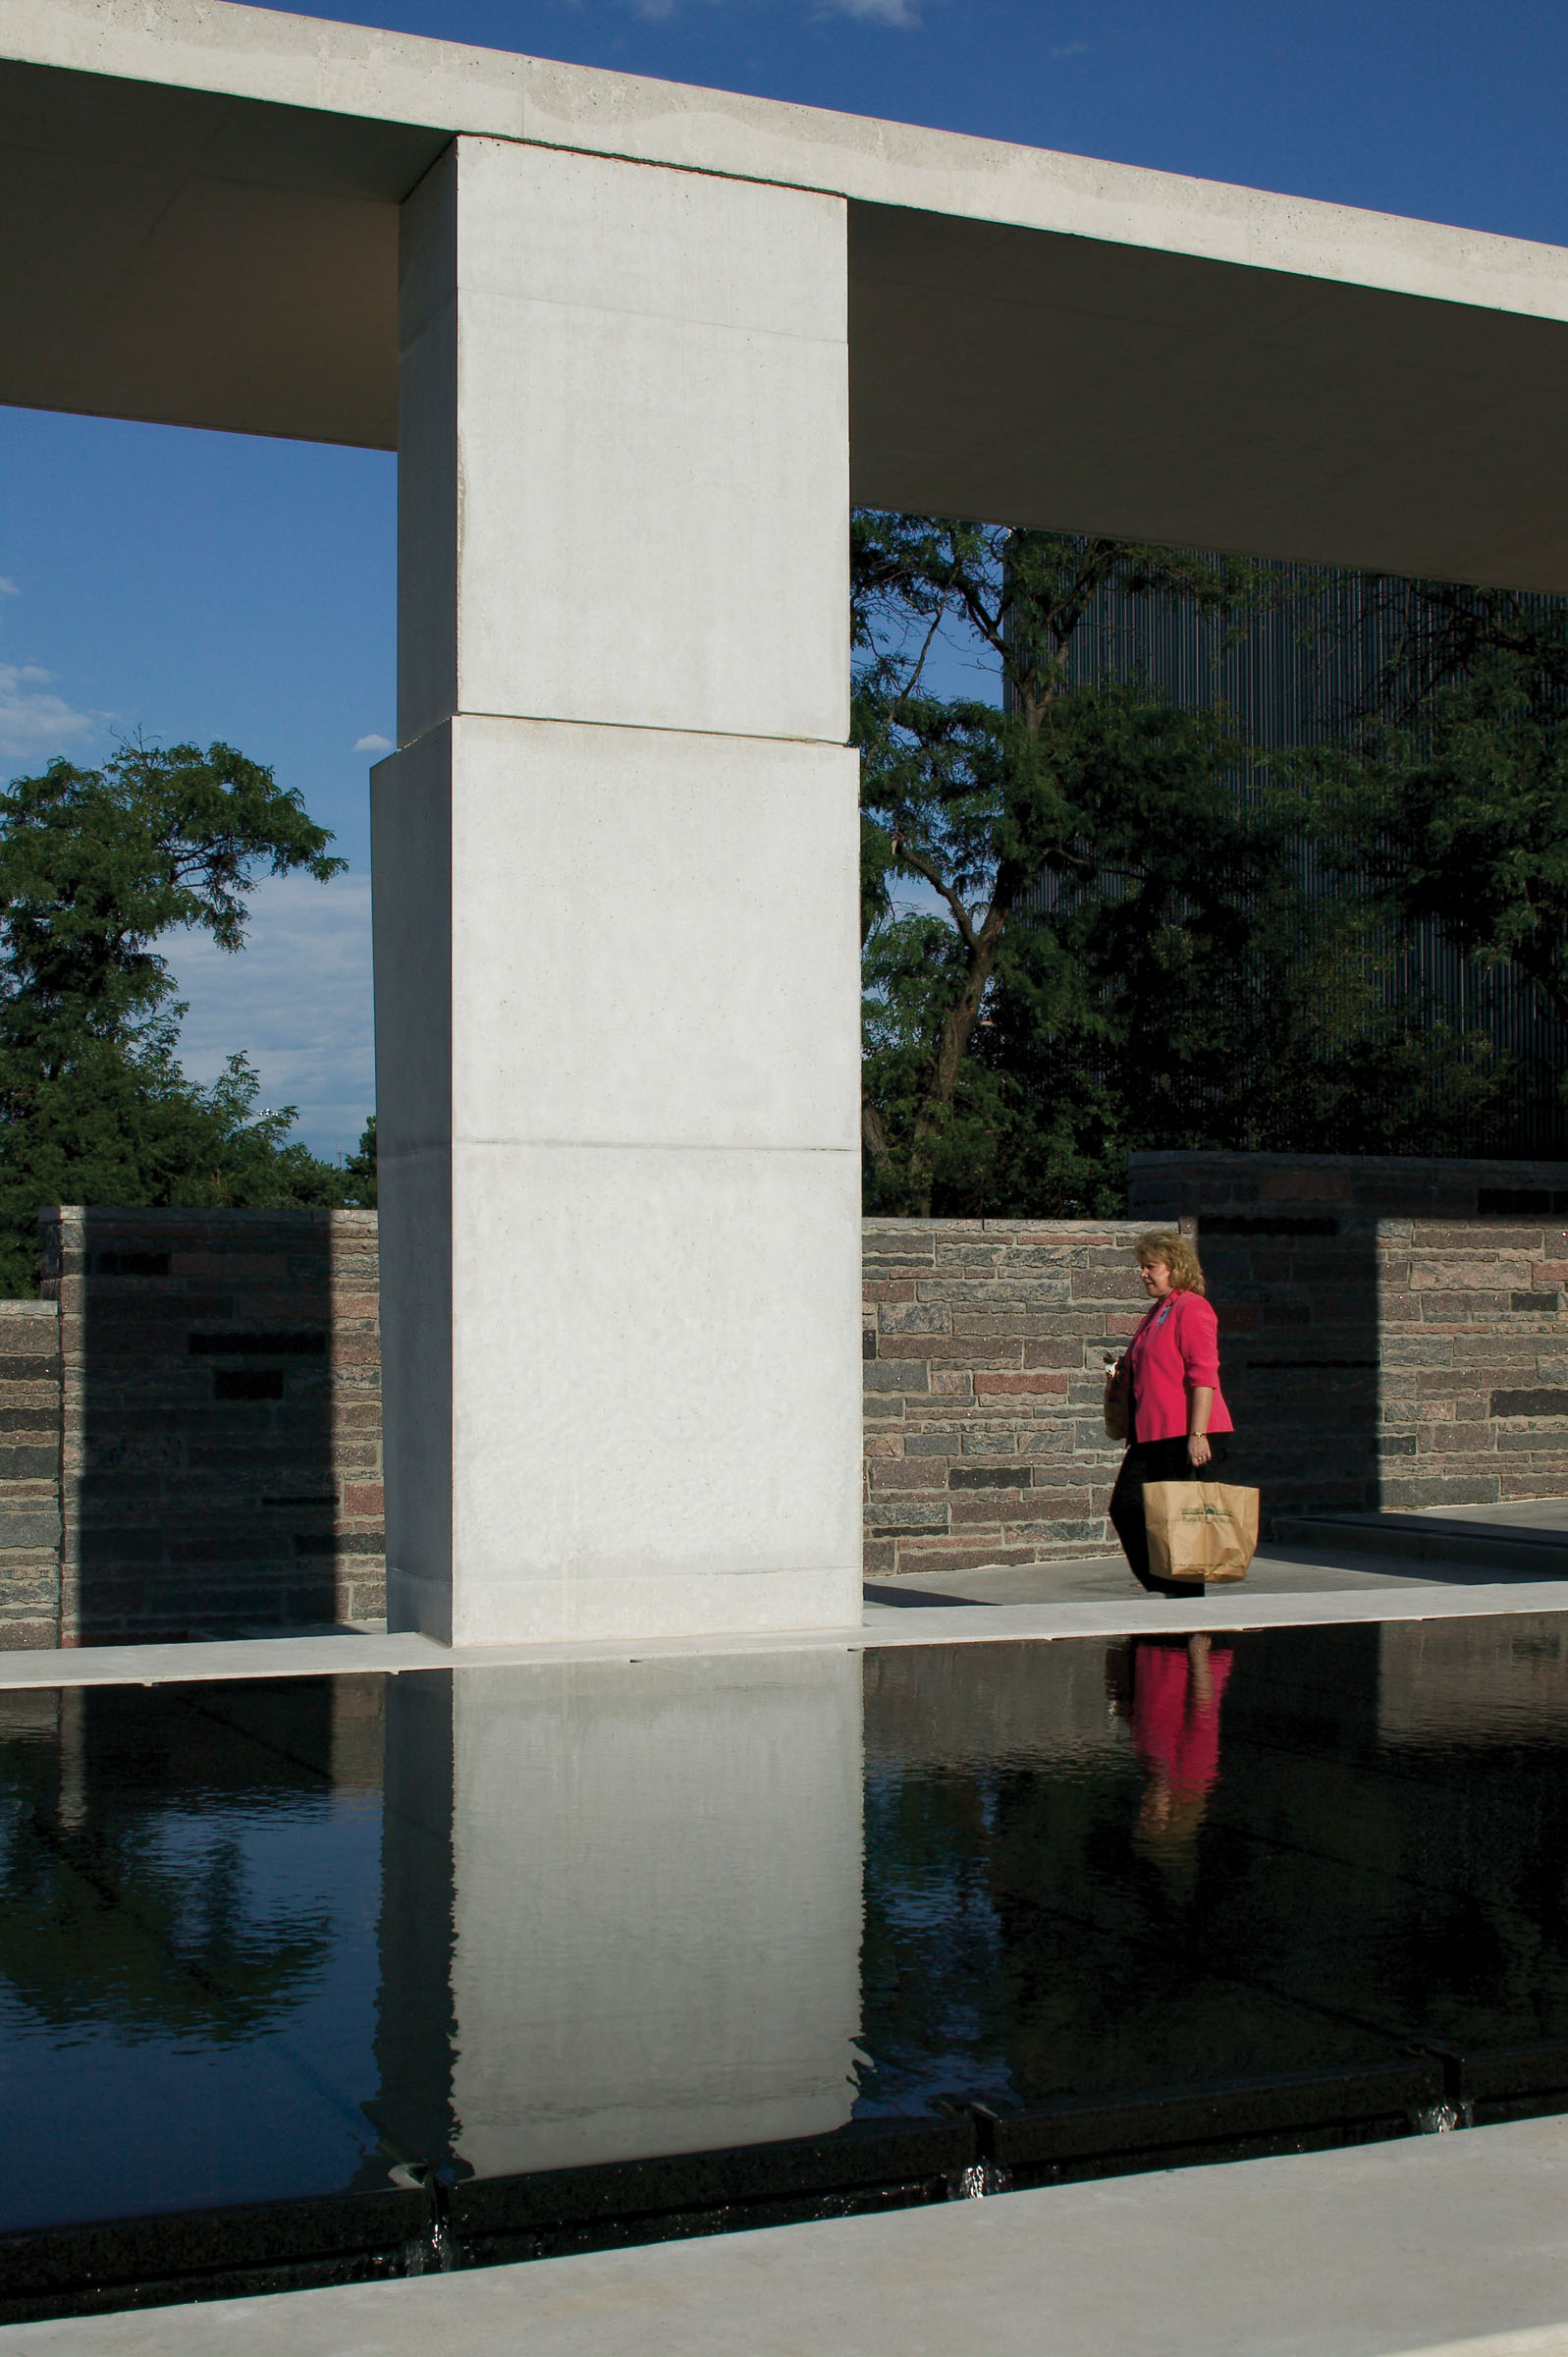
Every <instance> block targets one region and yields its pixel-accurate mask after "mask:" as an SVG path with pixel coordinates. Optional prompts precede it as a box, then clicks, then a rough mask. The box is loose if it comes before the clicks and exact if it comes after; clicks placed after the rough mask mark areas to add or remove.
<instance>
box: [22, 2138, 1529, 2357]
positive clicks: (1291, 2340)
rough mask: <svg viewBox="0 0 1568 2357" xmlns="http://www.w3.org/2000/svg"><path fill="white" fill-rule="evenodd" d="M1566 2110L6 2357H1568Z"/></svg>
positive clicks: (439, 2282) (208, 2312) (105, 2322)
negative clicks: (411, 2356) (1107, 2355)
mask: <svg viewBox="0 0 1568 2357" xmlns="http://www.w3.org/2000/svg"><path fill="white" fill-rule="evenodd" d="M1565 2191H1568V2120H1563V2119H1542V2120H1527V2121H1520V2122H1516V2123H1514V2124H1511V2125H1509V2126H1505V2127H1490V2128H1477V2129H1470V2130H1466V2131H1462V2132H1460V2133H1458V2134H1455V2135H1445V2136H1423V2137H1413V2138H1409V2139H1405V2140H1402V2141H1400V2142H1397V2143H1391V2144H1379V2145H1362V2146H1359V2147H1354V2148H1351V2149H1349V2150H1344V2151H1338V2152H1327V2153H1311V2154H1305V2155H1296V2156H1292V2157H1290V2158H1287V2159H1276V2160H1264V2161H1249V2162H1241V2163H1231V2164H1218V2165H1209V2166H1205V2167H1200V2168H1189V2169H1174V2170H1162V2171H1159V2172H1156V2173H1153V2174H1149V2175H1145V2176H1131V2177H1118V2178H1109V2179H1102V2180H1100V2181H1099V2182H1096V2183H1093V2184H1085V2185H1068V2186H1056V2187H1052V2188H1050V2189H1048V2190H1044V2191H1034V2192H1025V2193H1014V2194H1004V2195H1001V2196H1000V2197H997V2198H995V2199H990V2200H986V2201H977V2202H953V2203H949V2204H946V2205H943V2206H940V2207H937V2208H931V2209H919V2210H903V2211H894V2212H892V2213H885V2214H883V2215H882V2216H879V2217H870V2218H855V2219H834V2220H823V2221H820V2222H816V2223H812V2224H805V2225H794V2226H783V2227H773V2228H767V2229H761V2230H755V2229H754V2230H751V2231H747V2232H744V2233H738V2234H729V2235H716V2236H704V2237H700V2238H695V2239H692V2240H690V2241H681V2242H666V2243H653V2244H644V2245H642V2246H640V2247H638V2248H634V2249H629V2250H621V2251H601V2252H596V2253H592V2254H588V2255H585V2256H576V2257H571V2258H563V2259H550V2260H538V2261H534V2262H532V2263H531V2264H528V2265H524V2266H508V2267H494V2268H476V2269H473V2270H471V2271H466V2272H460V2273H457V2274H453V2275H433V2276H428V2275H427V2276H424V2277H421V2278H418V2279H415V2280H411V2281H401V2282H387V2283H366V2284H357V2285H353V2286H350V2287H344V2288H334V2289H327V2290H318V2291H298V2292H287V2293H279V2294H274V2295H271V2296H268V2297H264V2298H259V2299H244V2300H225V2301H215V2302H211V2303H203V2304H200V2305H192V2306H188V2307H182V2308H161V2309H151V2310H138V2311H132V2312H129V2313H122V2314H119V2315H114V2316H105V2317H90V2318H68V2319H63V2320H60V2321H58V2322H54V2323H49V2324H41V2325H13V2326H10V2327H7V2328H5V2329H4V2330H0V2349H6V2348H8V2347H9V2349H11V2350H15V2351H16V2353H17V2357H31V2353H33V2352H36V2357H68V2353H69V2357H98V2353H99V2352H111V2351H112V2352H114V2353H115V2357H195V2353H196V2352H200V2357H208V2353H209V2352H212V2351H218V2350H234V2351H238V2352H243V2357H327V2353H328V2352H331V2353H332V2357H347V2353H348V2352H350V2351H351V2352H352V2353H353V2357H402V2353H403V2352H404V2351H415V2350H417V2351H418V2352H419V2357H449V2353H450V2357H503V2352H505V2357H513V2353H514V2351H516V2350H517V2349H518V2348H519V2347H522V2346H526V2348H527V2350H528V2352H529V2357H590V2352H591V2353H592V2357H610V2353H611V2352H616V2353H617V2357H619V2353H620V2352H622V2351H628V2352H629V2351H631V2350H633V2349H634V2350H635V2351H636V2352H637V2357H734V2352H736V2351H737V2350H740V2349H744V2350H745V2351H746V2352H747V2357H892V2352H897V2357H926V2352H931V2353H932V2357H936V2353H937V2352H942V2353H943V2357H946V2352H947V2351H949V2350H951V2349H955V2348H962V2349H973V2350H978V2351H983V2352H984V2353H985V2357H1103V2352H1105V2351H1107V2350H1115V2351H1117V2352H1119V2353H1120V2357H1562V2353H1564V2352H1568V2204H1565V2202H1564V2198H1563V2197H1564V2193H1565Z"/></svg>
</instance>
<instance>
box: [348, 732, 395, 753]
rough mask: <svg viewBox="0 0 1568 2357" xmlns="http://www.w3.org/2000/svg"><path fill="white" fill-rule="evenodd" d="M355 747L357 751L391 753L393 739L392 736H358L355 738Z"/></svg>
mask: <svg viewBox="0 0 1568 2357" xmlns="http://www.w3.org/2000/svg"><path fill="white" fill-rule="evenodd" d="M353 749H354V751H355V752H356V753H390V752H391V750H392V739H391V738H390V737H377V736H374V735H371V736H369V737H356V738H355V739H354V740H353Z"/></svg>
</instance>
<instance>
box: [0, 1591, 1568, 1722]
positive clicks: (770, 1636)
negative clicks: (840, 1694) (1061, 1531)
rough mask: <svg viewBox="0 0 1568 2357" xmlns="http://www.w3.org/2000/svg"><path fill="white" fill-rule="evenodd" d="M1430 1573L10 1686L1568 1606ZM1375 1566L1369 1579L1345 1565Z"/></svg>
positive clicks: (91, 1672) (221, 1663)
mask: <svg viewBox="0 0 1568 2357" xmlns="http://www.w3.org/2000/svg"><path fill="white" fill-rule="evenodd" d="M1421 1568H1422V1576H1421V1577H1419V1578H1416V1577H1399V1576H1398V1575H1396V1574H1394V1573H1392V1572H1391V1571H1389V1570H1388V1568H1387V1566H1386V1565H1385V1564H1383V1563H1379V1562H1378V1561H1377V1559H1375V1558H1368V1559H1366V1560H1365V1562H1363V1563H1361V1564H1360V1565H1357V1564H1355V1563H1354V1562H1346V1563H1343V1564H1337V1565H1314V1564H1313V1562H1312V1561H1311V1558H1310V1557H1309V1558H1307V1559H1306V1562H1305V1563H1304V1569H1305V1570H1306V1571H1308V1572H1312V1571H1314V1570H1318V1571H1326V1572H1328V1573H1330V1574H1332V1577H1331V1579H1330V1580H1329V1581H1327V1582H1326V1583H1325V1584H1322V1585H1300V1586H1298V1585H1294V1584H1292V1585H1290V1586H1288V1587H1283V1586H1282V1587H1281V1588H1279V1589H1278V1590H1277V1591H1273V1592H1271V1591H1269V1590H1266V1589H1265V1588H1264V1587H1263V1586H1262V1585H1261V1584H1255V1583H1254V1581H1253V1580H1251V1579H1249V1580H1248V1581H1246V1582H1244V1583H1241V1584H1237V1585H1229V1586H1225V1587H1220V1588H1214V1589H1211V1590H1209V1591H1208V1592H1207V1593H1203V1592H1199V1593H1196V1594H1194V1595H1193V1596H1191V1597H1187V1596H1174V1597H1163V1596H1145V1595H1143V1594H1142V1593H1141V1591H1140V1592H1137V1593H1134V1594H1132V1595H1130V1596H1129V1595H1128V1594H1127V1589H1128V1587H1129V1586H1130V1584H1131V1583H1130V1582H1129V1581H1128V1580H1127V1579H1126V1577H1125V1574H1124V1573H1123V1575H1122V1577H1121V1580H1120V1584H1119V1592H1112V1590H1111V1588H1110V1585H1109V1582H1108V1581H1107V1583H1106V1588H1105V1592H1104V1593H1103V1594H1100V1595H1089V1596H1078V1597H1067V1598H1052V1597H1043V1598H1041V1599H1039V1600H1037V1601H1031V1602H1027V1603H1022V1604H1005V1605H1004V1604H992V1603H985V1602H975V1601H973V1600H971V1599H969V1598H967V1597H964V1596H960V1595H958V1594H956V1592H952V1593H950V1595H949V1601H948V1602H946V1603H937V1602H933V1601H931V1600H930V1599H929V1598H928V1600H927V1601H926V1602H925V1603H923V1604H916V1603H908V1604H906V1603H903V1602H899V1603H897V1604H893V1605H883V1604H879V1603H877V1602H876V1601H875V1600H874V1601H873V1602H871V1603H870V1604H868V1605H867V1607H866V1610H865V1617H864V1619H863V1620H862V1621H860V1622H859V1623H858V1624H857V1625H855V1626H854V1627H849V1628H802V1629H786V1630H782V1631H781V1630H764V1631H761V1632H758V1633H754V1634H741V1635H734V1636H727V1635H698V1636H684V1637H657V1638H654V1637H645V1638H640V1639H630V1638H624V1637H616V1638H582V1639H578V1640H576V1641H573V1642H569V1643H559V1644H547V1645H472V1646H455V1647H453V1648H451V1649H450V1650H449V1649H448V1648H447V1647H446V1646H444V1645H438V1644H436V1643H435V1642H434V1641H433V1640H432V1639H430V1638H428V1637H418V1636H390V1637H389V1636H353V1635H347V1636H302V1637H254V1638H237V1639H229V1640H221V1639H212V1640H210V1641H207V1642H203V1643H199V1644H187V1645H97V1646H89V1645H83V1646H78V1647H74V1648H71V1649H69V1650H66V1651H63V1652H51V1651H47V1650H45V1649H43V1648H39V1649H38V1650H37V1651H36V1652H26V1653H23V1652H18V1653H11V1654H3V1655H0V1692H6V1691H8V1690H10V1691H15V1690H19V1689H27V1688H31V1687H37V1686H96V1685H122V1686H152V1685H159V1684H162V1683H163V1682H165V1681H166V1680H171V1679H173V1680H190V1679H199V1678H230V1677H238V1678H250V1677H327V1676H332V1675H338V1674H343V1673H345V1672H351V1671H366V1670H379V1671H383V1672H388V1673H389V1674H391V1675H394V1676H396V1675H398V1674H399V1673H400V1672H404V1671H410V1670H461V1669H465V1668H466V1669H495V1668H504V1667H509V1666H512V1665H520V1664H526V1663H550V1662H606V1661H609V1662H616V1661H619V1662H641V1661H666V1660H689V1659H691V1658H692V1657H693V1656H696V1655H709V1656H713V1657H715V1658H718V1657H725V1658H729V1657H732V1656H735V1655H738V1654H777V1653H818V1652H850V1653H854V1652H863V1651H864V1650H865V1649H866V1647H867V1646H871V1645H875V1646H890V1645H995V1644H999V1643H1004V1642H1013V1641H1016V1640H1018V1639H1021V1638H1030V1639H1036V1640H1050V1639H1053V1638H1057V1637H1128V1636H1143V1635H1147V1634H1148V1633H1149V1632H1150V1631H1152V1630H1166V1631H1169V1630H1183V1629H1194V1628H1204V1629H1210V1630H1217V1629H1226V1630H1239V1629H1245V1628H1312V1627H1319V1628H1321V1627H1325V1626H1328V1625H1330V1624H1332V1623H1334V1622H1336V1621H1354V1622H1366V1621H1376V1620H1433V1619H1448V1618H1453V1617H1468V1616H1473V1615H1484V1614H1495V1613H1563V1612H1568V1579H1543V1578H1535V1579H1510V1578H1507V1577H1499V1576H1498V1575H1497V1574H1495V1573H1488V1572H1487V1571H1485V1570H1477V1569H1474V1568H1472V1567H1469V1566H1460V1567H1455V1568H1453V1569H1452V1570H1451V1571H1450V1570H1448V1569H1445V1568H1444V1567H1443V1566H1441V1565H1436V1564H1432V1563H1423V1564H1422V1567H1421ZM1356 1569H1360V1570H1361V1571H1363V1572H1364V1573H1365V1575H1366V1576H1364V1577H1363V1578H1362V1579H1361V1580H1360V1581H1359V1583H1358V1584H1356V1585H1350V1584H1347V1581H1346V1578H1345V1576H1344V1575H1345V1574H1346V1573H1348V1572H1351V1571H1354V1570H1356Z"/></svg>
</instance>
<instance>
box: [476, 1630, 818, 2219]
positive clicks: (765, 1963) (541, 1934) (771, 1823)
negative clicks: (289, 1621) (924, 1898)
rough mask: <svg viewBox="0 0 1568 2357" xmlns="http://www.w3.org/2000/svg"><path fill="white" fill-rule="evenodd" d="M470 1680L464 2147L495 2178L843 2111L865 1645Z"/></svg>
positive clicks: (761, 2134) (678, 2147) (791, 2124)
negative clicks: (830, 1651) (855, 1649)
mask: <svg viewBox="0 0 1568 2357" xmlns="http://www.w3.org/2000/svg"><path fill="white" fill-rule="evenodd" d="M452 1682H453V1764H454V1796H455V1797H454V1813H453V1876H454V1886H455V1899H454V1934H455V1937H454V1949H453V1965H452V1991H453V2000H454V2010H455V2013H456V2039H457V2053H456V2058H455V2063H454V2070H453V2105H454V2110H455V2111H456V2113H457V2121H458V2125H457V2130H456V2149H457V2151H458V2153H459V2155H460V2158H461V2159H462V2160H464V2161H466V2162H467V2163H468V2164H469V2165H470V2166H471V2167H473V2168H474V2169H475V2170H476V2171H477V2172H478V2173H479V2174H481V2175H496V2174H504V2173H510V2172H513V2171H521V2170H525V2169H534V2168H551V2167H562V2166H570V2165H577V2164H582V2163H587V2162H596V2161H614V2160H631V2159H637V2158H642V2157H645V2156H648V2155H651V2154H657V2153H678V2152H695V2151H701V2150H703V2149H705V2148H708V2147H713V2146H721V2145H730V2144H743V2143H752V2142H763V2141H767V2140H771V2139H774V2138H779V2137H785V2136H805V2135H814V2134H822V2133H824V2132H826V2131H828V2130H830V2129H833V2128H836V2127H838V2126H840V2125H842V2123H843V2122H844V2121H845V2120H846V2119H847V2118H848V2116H849V2110H850V2104H851V2101H852V2092H851V2089H850V2086H849V2081H848V2069H849V2061H850V2056H849V2044H850V2041H851V2039H852V2038H853V2037H854V2035H855V2033H856V2031H857V2030H858V2027H859V1995H860V1992H859V1947H860V1861H861V1733H860V1658H859V1655H858V1654H851V1653H842V1654H838V1655H793V1656H789V1655H786V1656H783V1657H778V1656H775V1657H772V1658H769V1659H764V1660H747V1659H739V1660H735V1659H729V1660H726V1659H722V1658H712V1657H710V1658H708V1659H696V1660H687V1661H660V1662H643V1663H640V1664H629V1665H628V1664H625V1663H591V1664H588V1663H579V1664H562V1665H560V1666H551V1667H547V1668H530V1669H513V1670H464V1671H459V1672H454V1673H453V1681H452Z"/></svg>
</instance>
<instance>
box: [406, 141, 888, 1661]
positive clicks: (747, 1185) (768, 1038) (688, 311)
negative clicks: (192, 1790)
mask: <svg viewBox="0 0 1568 2357" xmlns="http://www.w3.org/2000/svg"><path fill="white" fill-rule="evenodd" d="M404 213H405V236H404V252H403V265H402V274H403V309H402V323H401V329H400V338H401V344H402V353H403V371H404V395H403V414H402V435H403V456H402V461H401V464H400V479H401V485H402V492H401V506H402V514H401V521H400V531H399V575H400V594H399V681H400V686H399V714H400V718H399V735H400V738H401V740H402V750H400V751H399V752H398V753H396V754H394V755H393V756H392V758H391V759H390V760H388V761H386V762H385V763H383V764H382V765H381V766H380V767H379V768H378V770H377V771H376V774H375V779H374V784H373V789H372V825H373V834H374V858H375V866H376V882H377V891H376V909H375V931H376V1049H377V1075H376V1099H377V1109H378V1121H379V1139H378V1144H379V1165H380V1174H381V1179H380V1183H381V1205H382V1232H383V1234H384V1236H385V1239H386V1242H385V1250H384V1257H383V1278H382V1303H383V1313H382V1314H383V1321H384V1325H385V1330H386V1338H387V1349H386V1363H387V1385H386V1458H387V1563H388V1617H389V1620H390V1622H391V1625H392V1626H393V1627H394V1628H400V1627H401V1628H419V1629H421V1630H422V1631H423V1632H424V1633H425V1634H427V1635H432V1636H436V1637H439V1638H442V1639H448V1638H450V1639H451V1640H452V1641H454V1642H455V1643H457V1644H460V1645H472V1644H494V1643H505V1642H511V1641H518V1640H528V1639H532V1638H535V1637H541V1638H544V1637H562V1638H570V1637H579V1636H610V1635H616V1634H626V1635H633V1636H640V1635H646V1634H652V1633H661V1634H666V1633H671V1632H677V1631H692V1630H700V1629H705V1628H706V1629H714V1628H731V1629H732V1628H782V1627H790V1626H810V1625H814V1624H820V1623H821V1622H823V1621H825V1620H829V1621H831V1620H835V1619H843V1620H846V1619H849V1618H850V1617H852V1616H853V1614H854V1612H855V1609H856V1606H857V1604H858V1599H859V1587H858V1582H859V1568H860V1532H859V1491H860V1479H861V1476H860V1438H859V1417H858V1412H857V1408H858V1393H859V1365H860V1357H859V1340H858V1321H857V1316H856V1309H855V1271H856V1267H857V1264H858V1256H859V1248H860V1245H859V1159H860V1158H859V1012H858V1004H857V1000H858V991H857V943H858V934H857V905H858V857H859V851H858V846H859V829H858V821H857V816H856V810H857V792H856V781H857V769H856V762H855V758H854V755H853V754H852V753H850V752H848V751H847V750H846V749H845V748H844V744H843V739H844V737H845V735H846V734H847V730H848V697H849V679H848V652H847V642H846V633H845V630H844V627H843V626H844V614H845V610H846V604H847V596H848V577H847V568H848V443H847V434H848V393H847V382H846V373H845V372H846V365H847V357H846V345H845V325H844V269H845V261H844V218H843V206H842V204H841V202H840V201H839V200H838V199H836V198H833V197H828V196H823V195H820V194H817V193H815V192H802V191H798V190H790V189H779V188H768V187H761V186H758V185H756V184H754V183H742V182H728V181H723V180H720V179H717V178H715V177H714V176H712V175H698V174H691V173H682V172H673V171H662V170H657V169H650V168H649V167H647V166H645V165H633V164H628V163H625V162H622V161H621V160H619V159H615V158H610V157H604V156H579V155H561V154H552V153H547V152H545V151H544V150H541V149H538V148H533V147H528V146H525V145H520V144H518V143H516V142H508V141H502V140H495V139H468V138H463V139H460V140H459V141H457V142H456V144H455V145H454V146H453V147H452V148H451V149H449V151H448V152H447V154H446V155H445V156H444V157H443V159H442V160H441V162H440V163H439V164H438V165H437V166H436V167H435V169H434V170H433V171H432V172H431V173H430V174H429V175H428V176H427V178H426V179H425V181H424V182H423V183H422V184H421V186H420V188H419V189H418V190H417V191H416V192H415V194H414V195H413V196H412V197H411V198H410V199H409V200H408V202H407V204H406V206H405V208H404Z"/></svg>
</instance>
